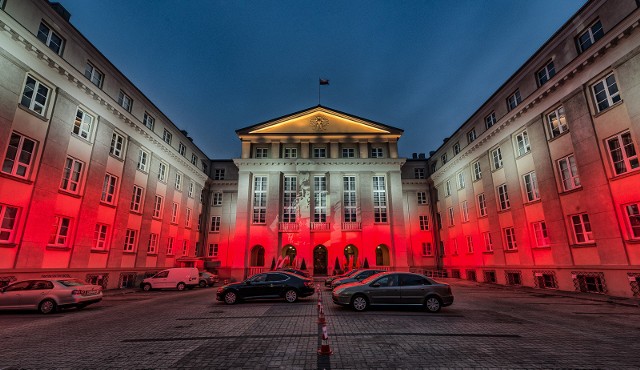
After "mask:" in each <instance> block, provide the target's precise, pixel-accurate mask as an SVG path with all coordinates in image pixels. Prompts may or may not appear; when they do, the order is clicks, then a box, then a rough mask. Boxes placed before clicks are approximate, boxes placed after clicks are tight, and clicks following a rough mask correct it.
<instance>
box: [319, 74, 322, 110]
mask: <svg viewBox="0 0 640 370" xmlns="http://www.w3.org/2000/svg"><path fill="white" fill-rule="evenodd" d="M320 86H322V85H320V79H318V105H320Z"/></svg>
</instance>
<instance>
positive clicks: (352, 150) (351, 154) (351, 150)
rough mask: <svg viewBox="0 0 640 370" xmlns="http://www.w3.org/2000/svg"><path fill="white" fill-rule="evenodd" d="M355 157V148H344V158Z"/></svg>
mask: <svg viewBox="0 0 640 370" xmlns="http://www.w3.org/2000/svg"><path fill="white" fill-rule="evenodd" d="M355 157H356V149H355V148H342V158H355Z"/></svg>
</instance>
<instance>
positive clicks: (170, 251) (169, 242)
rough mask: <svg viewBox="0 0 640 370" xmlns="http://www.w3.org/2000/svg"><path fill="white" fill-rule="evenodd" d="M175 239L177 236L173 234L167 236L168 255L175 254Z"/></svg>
mask: <svg viewBox="0 0 640 370" xmlns="http://www.w3.org/2000/svg"><path fill="white" fill-rule="evenodd" d="M174 241H175V238H174V237H173V236H170V237H168V238H167V255H168V256H172V255H173V243H174Z"/></svg>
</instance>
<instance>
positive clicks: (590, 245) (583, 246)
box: [569, 243, 598, 248]
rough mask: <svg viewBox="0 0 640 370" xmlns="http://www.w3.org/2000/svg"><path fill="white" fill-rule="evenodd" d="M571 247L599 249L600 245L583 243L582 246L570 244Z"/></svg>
mask: <svg viewBox="0 0 640 370" xmlns="http://www.w3.org/2000/svg"><path fill="white" fill-rule="evenodd" d="M569 246H570V247H571V248H591V247H597V246H598V244H596V243H581V244H570V245H569Z"/></svg>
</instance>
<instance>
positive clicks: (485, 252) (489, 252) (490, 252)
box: [482, 251, 493, 254]
mask: <svg viewBox="0 0 640 370" xmlns="http://www.w3.org/2000/svg"><path fill="white" fill-rule="evenodd" d="M482 254H493V251H484V252H482Z"/></svg>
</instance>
